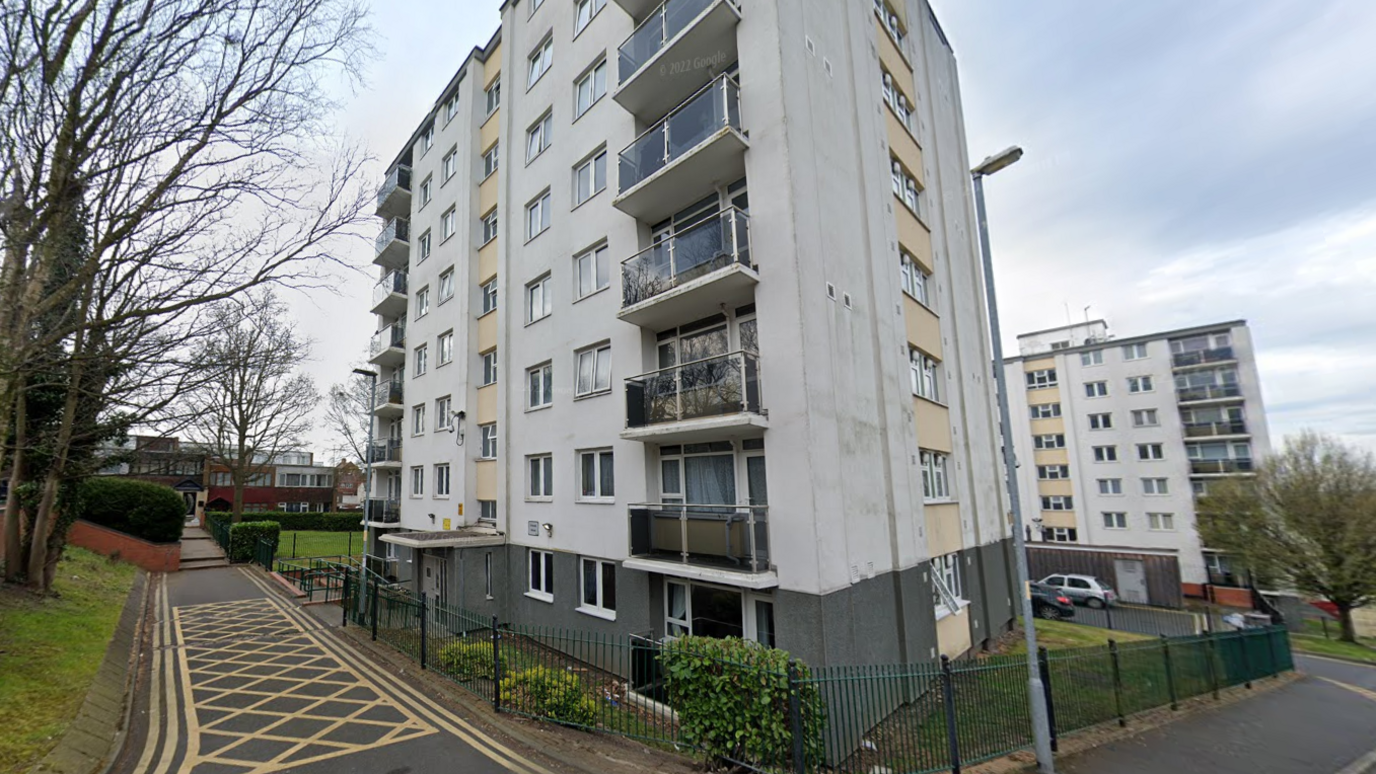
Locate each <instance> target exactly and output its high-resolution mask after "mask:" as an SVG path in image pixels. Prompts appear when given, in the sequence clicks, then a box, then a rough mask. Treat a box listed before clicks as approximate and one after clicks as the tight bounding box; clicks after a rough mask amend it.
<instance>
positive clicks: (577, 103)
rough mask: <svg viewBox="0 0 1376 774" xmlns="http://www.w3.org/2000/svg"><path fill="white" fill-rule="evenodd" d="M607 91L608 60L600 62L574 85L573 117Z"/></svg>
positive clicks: (580, 113)
mask: <svg viewBox="0 0 1376 774" xmlns="http://www.w3.org/2000/svg"><path fill="white" fill-rule="evenodd" d="M606 93H607V60H605V59H603V60H602V61H601V62H598V63H597V64H596V65H595V66H594V67H593V68H592V69H591V70H589V71H588V72H587V74H586V75H584V76H583V77H582V78H579V79H578V82H577V83H575V84H574V85H573V117H574V119H575V120H577V118H578V117H579V116H581V115H583V114H584V113H586V112H588V108H590V107H592V106H593V105H594V104H596V103H597V101H598V100H599V99H602V97H603V96H604V95H605V94H606Z"/></svg>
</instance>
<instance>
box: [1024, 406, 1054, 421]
mask: <svg viewBox="0 0 1376 774" xmlns="http://www.w3.org/2000/svg"><path fill="white" fill-rule="evenodd" d="M1028 408H1029V409H1030V410H1031V413H1032V418H1033V419H1053V418H1055V417H1058V416H1060V415H1061V404H1059V403H1038V404H1035V405H1033V406H1029V407H1028Z"/></svg>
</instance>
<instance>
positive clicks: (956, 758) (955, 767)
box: [941, 655, 960, 774]
mask: <svg viewBox="0 0 1376 774" xmlns="http://www.w3.org/2000/svg"><path fill="white" fill-rule="evenodd" d="M941 699H942V703H943V705H944V706H945V708H946V743H947V751H948V753H949V754H950V756H951V774H960V737H959V736H958V734H959V726H958V724H957V723H956V682H955V676H954V675H953V674H952V673H951V659H950V657H948V656H946V655H942V657H941Z"/></svg>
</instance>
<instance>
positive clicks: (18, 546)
mask: <svg viewBox="0 0 1376 774" xmlns="http://www.w3.org/2000/svg"><path fill="white" fill-rule="evenodd" d="M16 382H17V383H16V385H15V388H14V389H15V400H14V456H13V458H12V459H11V460H10V491H9V497H8V499H6V500H5V580H7V581H9V582H10V583H18V582H20V581H21V580H23V579H24V569H25V564H24V533H23V531H22V529H21V525H22V524H23V520H24V512H23V509H22V508H21V507H20V504H19V487H20V485H21V484H23V483H24V475H25V471H24V468H25V464H26V459H25V456H26V455H25V454H24V446H25V444H27V443H28V434H27V433H26V432H25V429H26V428H25V424H27V422H26V419H27V414H28V406H27V403H26V402H25V400H24V378H23V377H22V376H21V377H19V378H18V379H17V380H16Z"/></svg>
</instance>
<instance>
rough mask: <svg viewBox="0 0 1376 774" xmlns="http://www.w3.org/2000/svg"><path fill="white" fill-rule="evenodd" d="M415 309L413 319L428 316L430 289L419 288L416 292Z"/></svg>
mask: <svg viewBox="0 0 1376 774" xmlns="http://www.w3.org/2000/svg"><path fill="white" fill-rule="evenodd" d="M415 307H416V315H415V319H417V320H419V319H420V318H422V317H424V316H425V315H427V314H430V288H428V287H426V288H421V289H420V290H417V291H416V300H415Z"/></svg>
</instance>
